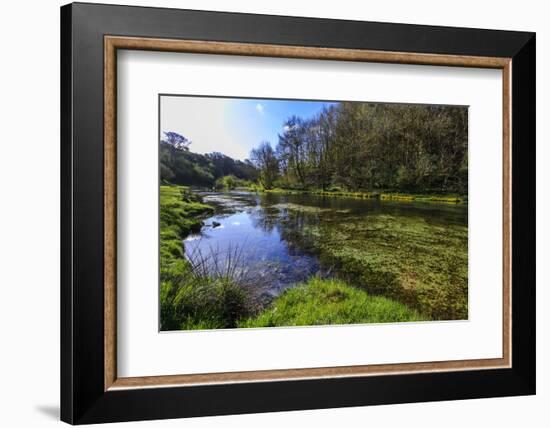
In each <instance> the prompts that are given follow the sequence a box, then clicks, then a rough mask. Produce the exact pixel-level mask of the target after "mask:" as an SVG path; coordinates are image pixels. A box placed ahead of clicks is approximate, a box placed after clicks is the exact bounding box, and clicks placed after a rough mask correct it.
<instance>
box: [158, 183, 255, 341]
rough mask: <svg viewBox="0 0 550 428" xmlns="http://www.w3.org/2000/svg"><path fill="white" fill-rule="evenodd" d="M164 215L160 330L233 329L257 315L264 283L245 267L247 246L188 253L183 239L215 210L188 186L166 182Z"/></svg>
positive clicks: (163, 192)
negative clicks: (240, 322) (260, 292)
mask: <svg viewBox="0 0 550 428" xmlns="http://www.w3.org/2000/svg"><path fill="white" fill-rule="evenodd" d="M160 213H161V214H160V313H161V316H160V324H161V325H160V327H161V330H192V329H214V328H232V327H236V324H237V320H239V319H241V318H243V317H249V316H251V315H253V314H255V313H256V312H257V310H258V308H259V294H258V290H261V287H258V286H257V284H256V283H254V278H253V275H252V274H251V272H248V271H247V269H246V264H245V260H244V257H243V249H242V246H241V247H239V246H234V247H232V248H229V249H228V250H227V253H226V254H222V252H220V251H219V250H215V251H214V250H212V251H210V252H208V253H201V252H194V253H192V254H190V255H188V257H187V258H186V257H185V253H184V252H185V250H184V244H183V239H184V238H185V237H186V236H188V235H189V234H190V233H192V232H198V231H199V230H200V228H201V226H202V219H203V218H205V217H206V216H208V215H212V213H213V208H212V207H210V206H208V205H205V204H203V203H202V202H201V201H200V198H199V197H198V196H196V195H193V194H192V193H191V192H190V191H189V189H188V188H186V187H183V186H161V188H160ZM222 260H223V261H222Z"/></svg>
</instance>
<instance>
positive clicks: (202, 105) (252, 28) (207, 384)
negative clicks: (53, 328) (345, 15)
mask: <svg viewBox="0 0 550 428" xmlns="http://www.w3.org/2000/svg"><path fill="white" fill-rule="evenodd" d="M61 83H62V84H61V105H62V111H61V130H62V139H61V168H62V170H61V192H62V193H61V194H62V206H61V214H62V219H61V222H62V228H61V229H62V234H61V244H62V245H61V247H62V257H61V259H62V264H61V274H62V281H61V418H62V420H63V421H66V422H68V423H71V424H85V423H98V422H116V421H130V420H145V419H162V418H177V417H189V416H201V415H223V414H232V413H233V414H235V413H251V412H269V411H282V410H298V409H314V408H327V407H344V406H360V405H372V404H389V403H405V402H417V401H434V400H452V399H465V398H478V397H496V396H510V395H527V394H534V393H535V257H534V255H535V184H534V183H535V181H534V180H535V35H534V34H533V33H526V32H510V31H495V30H481V29H465V28H446V27H433V26H430V27H428V26H417V25H407V24H390V23H371V22H354V21H338V20H326V19H311V18H295V17H282V16H266V15H248V14H233V13H219V12H204V11H190V10H175V9H157V8H140V7H128V6H112V5H111V6H108V5H92V4H79V3H76V4H70V5H67V6H63V7H62V8H61Z"/></svg>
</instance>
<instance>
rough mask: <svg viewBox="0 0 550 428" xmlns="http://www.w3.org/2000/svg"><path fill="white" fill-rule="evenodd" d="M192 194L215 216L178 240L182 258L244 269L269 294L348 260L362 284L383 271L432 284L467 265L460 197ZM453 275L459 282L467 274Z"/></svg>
mask: <svg viewBox="0 0 550 428" xmlns="http://www.w3.org/2000/svg"><path fill="white" fill-rule="evenodd" d="M200 194H201V196H202V198H203V200H204V203H206V204H209V205H211V206H213V207H214V208H215V215H214V216H212V217H210V218H207V219H206V220H205V221H204V226H203V227H202V229H201V231H200V233H198V234H193V235H190V236H188V237H187V238H186V239H185V241H184V244H185V245H184V246H185V253H186V257H187V258H188V259H190V260H192V261H193V262H194V263H195V264H202V265H203V267H205V268H206V269H208V270H209V271H212V270H216V269H218V270H219V269H223V268H225V267H226V266H228V265H234V266H233V269H241V270H242V269H246V271H247V274H253V275H255V276H256V277H259V278H260V281H256V282H257V283H261V284H263V285H264V286H265V292H266V293H267V294H268V295H271V296H276V295H278V294H280V293H281V291H282V290H284V289H285V288H287V287H291V286H293V285H294V284H296V283H299V282H302V281H305V280H307V279H308V278H309V277H311V276H313V275H320V276H322V277H332V276H336V275H338V274H339V273H342V272H357V269H355V267H354V266H351V268H349V269H348V267H349V266H347V265H346V264H350V265H352V264H354V262H353V261H354V260H355V259H358V260H359V262H361V263H363V264H362V265H361V266H360V269H362V270H359V271H358V272H359V273H360V274H359V275H356V277H357V278H359V279H358V281H359V282H360V278H367V279H365V280H364V281H366V282H367V283H371V282H372V283H375V282H376V281H375V280H376V279H377V278H378V277H380V275H381V274H383V275H382V276H384V275H386V276H387V274H388V272H389V273H392V274H395V273H396V275H397V276H399V278H400V281H401V282H403V283H404V282H406V280H407V278H409V277H410V278H413V280H414V278H415V277H418V276H419V275H423V277H430V278H431V277H433V278H434V279H433V281H435V282H434V284H435V285H437V284H436V283H437V281H440V280H442V279H441V278H440V277H442V276H441V275H442V274H444V275H445V278H447V279H443V280H444V281H447V282H450V281H451V280H449V279H448V278H451V276H449V275H453V272H451V270H452V269H454V270H459V271H460V272H467V224H468V206H467V204H456V205H455V204H436V203H426V202H424V203H422V202H401V201H399V202H397V201H380V200H375V199H354V198H335V197H323V196H317V195H285V194H274V193H267V194H266V193H258V194H257V193H252V192H238V191H234V192H227V193H217V192H216V193H214V192H201V193H200ZM354 258H355V259H354ZM335 260H336V261H338V262H335ZM342 260H343V262H342ZM347 260H350V262H347ZM457 264H458V267H457ZM354 269H355V271H354ZM362 272H368V273H370V274H371V276H370V277H369V276H366V275H363V274H362ZM449 272H450V273H449ZM405 273H406V274H407V275H408V276H404V275H405ZM465 275H467V273H466V274H465ZM456 276H457V275H455V277H456ZM463 276H464V275H463ZM371 277H372V278H374V279H375V280H373V281H370V280H369V279H368V278H371ZM460 281H461V282H464V281H466V282H467V277H466V278H460ZM424 282H425V281H424ZM423 284H424V283H423ZM434 284H428V285H429V286H432V285H434ZM362 285H363V286H364V285H365V284H362ZM366 285H367V286H368V285H369V284H366ZM445 285H446V284H445ZM371 288H372V289H373V290H374V288H375V287H371ZM462 288H464V287H462ZM374 291H376V292H378V293H380V292H381V293H382V294H384V290H379V289H378V290H374ZM462 299H463V297H461V300H462Z"/></svg>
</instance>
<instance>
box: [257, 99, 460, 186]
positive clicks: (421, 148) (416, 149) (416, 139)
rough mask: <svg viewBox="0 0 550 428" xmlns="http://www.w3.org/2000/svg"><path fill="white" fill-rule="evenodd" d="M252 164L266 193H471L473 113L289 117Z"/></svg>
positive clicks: (355, 111)
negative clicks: (470, 123) (470, 124)
mask: <svg viewBox="0 0 550 428" xmlns="http://www.w3.org/2000/svg"><path fill="white" fill-rule="evenodd" d="M251 159H252V161H253V163H254V164H255V165H256V166H257V167H258V169H260V172H261V174H260V180H261V182H262V185H263V186H264V187H266V188H269V187H274V186H279V187H285V188H298V189H309V188H317V189H322V190H329V189H331V188H343V189H347V190H354V191H357V190H377V189H383V190H391V191H405V192H457V193H466V192H467V189H468V111H467V108H466V107H454V106H426V105H397V104H369V103H355V102H343V103H340V104H338V105H336V106H331V107H327V108H324V109H323V110H322V111H321V112H320V113H319V114H318V115H317V116H316V117H313V118H310V119H304V118H300V117H297V116H292V117H290V118H289V119H288V120H287V121H286V122H285V123H284V124H283V133H282V135H279V141H278V144H277V145H276V147H275V148H272V146H271V145H270V144H269V143H268V142H263V143H261V144H260V146H259V147H257V148H255V149H254V150H253V151H252V153H251ZM335 190H337V189H335Z"/></svg>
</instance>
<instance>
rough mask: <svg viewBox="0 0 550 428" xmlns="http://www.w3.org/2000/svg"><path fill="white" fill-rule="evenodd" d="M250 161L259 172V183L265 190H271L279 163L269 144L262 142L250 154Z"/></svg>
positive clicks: (277, 172)
mask: <svg viewBox="0 0 550 428" xmlns="http://www.w3.org/2000/svg"><path fill="white" fill-rule="evenodd" d="M250 160H251V161H252V163H253V164H254V165H255V166H256V168H258V169H259V170H260V177H259V179H260V183H261V185H262V186H263V187H264V188H265V189H271V188H273V185H274V183H275V180H276V179H277V177H278V175H279V161H278V159H277V156H275V151H274V150H273V148H272V147H271V144H269V142H267V141H263V142H262V143H261V144H260V145H259V146H258V147H257V148H255V149H252V151H251V152H250Z"/></svg>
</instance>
